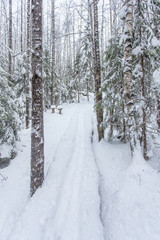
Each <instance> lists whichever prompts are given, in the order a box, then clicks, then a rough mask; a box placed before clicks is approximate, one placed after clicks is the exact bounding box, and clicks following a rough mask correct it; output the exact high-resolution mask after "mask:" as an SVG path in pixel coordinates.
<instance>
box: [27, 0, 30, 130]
mask: <svg viewBox="0 0 160 240" xmlns="http://www.w3.org/2000/svg"><path fill="white" fill-rule="evenodd" d="M30 11H31V9H30V0H27V67H26V128H29V119H30V87H29V86H30V79H29V75H30Z"/></svg>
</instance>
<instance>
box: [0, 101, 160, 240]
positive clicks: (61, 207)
mask: <svg viewBox="0 0 160 240" xmlns="http://www.w3.org/2000/svg"><path fill="white" fill-rule="evenodd" d="M44 120H45V121H44V123H45V181H44V184H43V186H42V188H40V189H38V190H37V192H36V193H35V195H34V196H33V197H32V198H30V196H29V185H30V130H23V131H22V132H21V142H19V143H18V150H19V151H18V155H17V157H16V158H15V159H14V160H12V161H11V164H10V165H9V167H7V168H5V169H1V170H0V173H1V174H3V175H4V176H5V177H7V180H4V181H1V176H0V194H1V197H0V240H1V239H2V240H144V239H145V240H159V239H160V227H159V225H160V224H159V223H160V219H159V216H160V173H159V172H158V171H157V166H158V165H159V164H158V163H157V161H156V160H155V159H154V157H153V159H152V163H150V162H145V161H144V160H143V158H142V157H141V154H140V152H139V151H138V150H137V151H136V152H135V155H134V157H133V159H132V160H131V156H130V150H129V145H127V144H121V143H119V142H116V141H114V142H112V143H108V142H106V141H104V140H103V141H101V142H100V143H97V142H96V138H97V136H96V121H95V114H94V113H93V104H92V103H87V102H82V103H81V104H70V105H67V104H66V105H64V106H63V114H62V115H59V114H57V113H55V114H51V111H47V112H46V113H45V119H44ZM93 133H94V135H93ZM91 142H93V143H91ZM155 153H156V154H155V155H156V158H157V159H159V152H158V150H156V152H155ZM155 163H156V164H155Z"/></svg>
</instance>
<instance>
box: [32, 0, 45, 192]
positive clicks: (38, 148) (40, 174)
mask: <svg viewBox="0 0 160 240" xmlns="http://www.w3.org/2000/svg"><path fill="white" fill-rule="evenodd" d="M32 49H33V52H32V76H33V77H32V132H31V188H30V194H31V196H32V195H33V194H34V193H35V191H36V190H37V188H39V187H40V186H41V185H42V183H43V180H44V133H43V87H42V0H32Z"/></svg>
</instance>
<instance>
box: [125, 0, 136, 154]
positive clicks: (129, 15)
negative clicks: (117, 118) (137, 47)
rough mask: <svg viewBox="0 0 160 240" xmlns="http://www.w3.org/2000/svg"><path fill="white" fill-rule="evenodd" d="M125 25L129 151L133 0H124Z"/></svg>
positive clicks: (131, 112)
mask: <svg viewBox="0 0 160 240" xmlns="http://www.w3.org/2000/svg"><path fill="white" fill-rule="evenodd" d="M126 7H127V8H126V9H127V10H126V11H127V13H126V26H125V34H126V40H125V47H124V59H125V67H124V90H125V100H126V105H127V112H128V122H127V123H128V128H129V138H130V147H131V152H132V153H133V151H134V145H135V137H134V132H135V119H134V99H133V97H134V94H133V83H132V42H133V2H132V0H126Z"/></svg>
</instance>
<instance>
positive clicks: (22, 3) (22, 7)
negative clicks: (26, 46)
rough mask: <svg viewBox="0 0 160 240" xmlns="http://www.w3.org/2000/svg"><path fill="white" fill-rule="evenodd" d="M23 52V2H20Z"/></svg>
mask: <svg viewBox="0 0 160 240" xmlns="http://www.w3.org/2000/svg"><path fill="white" fill-rule="evenodd" d="M22 51H23V0H21V52H22Z"/></svg>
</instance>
